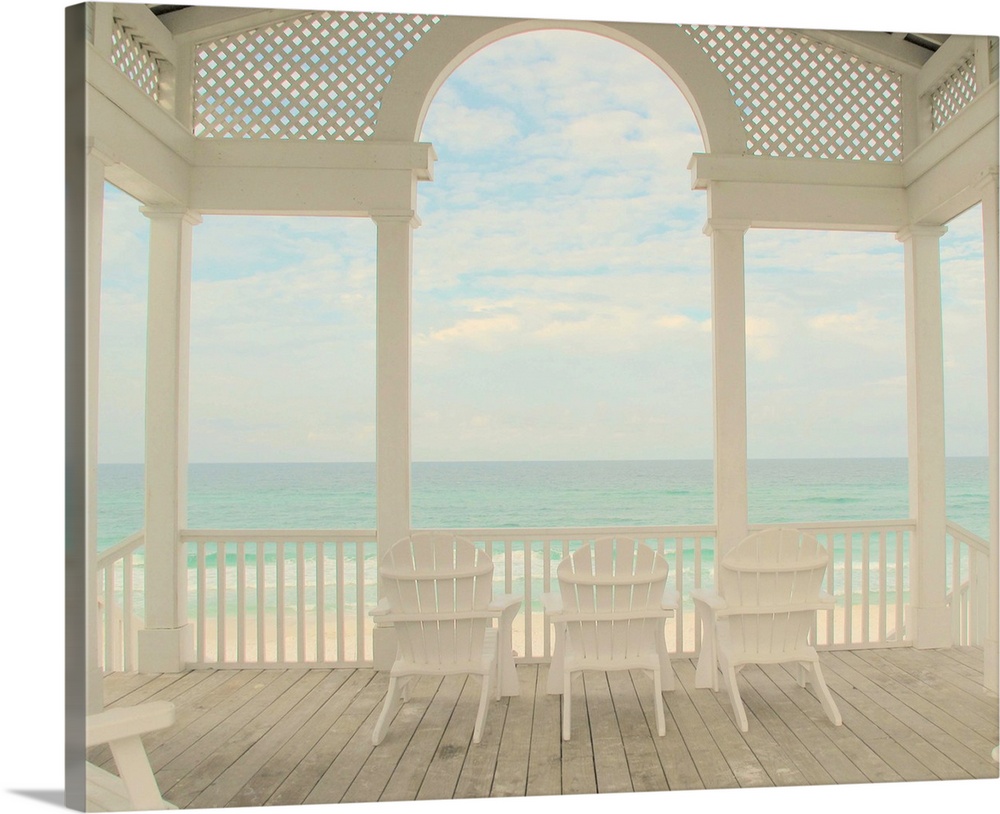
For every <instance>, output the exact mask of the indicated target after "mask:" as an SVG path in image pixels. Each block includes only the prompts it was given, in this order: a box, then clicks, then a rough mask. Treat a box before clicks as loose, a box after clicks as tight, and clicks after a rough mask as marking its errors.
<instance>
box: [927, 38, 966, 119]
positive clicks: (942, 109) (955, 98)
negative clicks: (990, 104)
mask: <svg viewBox="0 0 1000 814" xmlns="http://www.w3.org/2000/svg"><path fill="white" fill-rule="evenodd" d="M975 98H976V62H975V59H974V57H973V55H972V54H969V55H968V56H967V57H966V58H965V59H963V60H962V61H961V62H960V63H959V64H958V65H957V66H956V67H955V70H954V71H952V72H951V74H949V76H948V78H947V79H945V80H944V82H942V83H941V84H940V85H938V87H937V90H935V91H934V92H932V93H931V125H932V128H933V129H934V130H937V129H938V128H939V127H943V126H944V125H946V124H947V123H948V122H950V121H951V120H952V119H953V118H955V116H957V115H958V113H959V111H961V110H962V108H964V107H965V106H966V105H967V104H969V102H971V101H972V100H973V99H975Z"/></svg>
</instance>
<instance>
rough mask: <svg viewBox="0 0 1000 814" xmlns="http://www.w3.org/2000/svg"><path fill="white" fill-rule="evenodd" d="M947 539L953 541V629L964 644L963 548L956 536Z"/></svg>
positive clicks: (950, 535) (949, 536) (952, 535)
mask: <svg viewBox="0 0 1000 814" xmlns="http://www.w3.org/2000/svg"><path fill="white" fill-rule="evenodd" d="M945 539H950V540H951V618H952V628H953V630H954V632H955V633H956V634H957V635H958V640H959V641H960V642H962V643H964V640H963V638H962V612H963V610H964V607H963V606H964V604H965V597H964V596H962V595H961V592H962V546H961V545H960V544H959V542H958V538H956V537H955V535H954V534H947V535H946V536H945Z"/></svg>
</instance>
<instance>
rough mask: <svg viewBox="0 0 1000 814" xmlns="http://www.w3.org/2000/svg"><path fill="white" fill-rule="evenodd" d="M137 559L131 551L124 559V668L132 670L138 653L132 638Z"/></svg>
mask: <svg viewBox="0 0 1000 814" xmlns="http://www.w3.org/2000/svg"><path fill="white" fill-rule="evenodd" d="M134 576H135V560H134V559H133V554H132V553H131V552H129V553H128V554H126V555H125V557H124V559H123V560H122V641H121V653H122V669H123V670H126V671H131V670H134V669H136V666H135V661H136V654H135V652H134V650H133V648H132V640H133V637H134V636H135V635H136V630H135V602H134V596H133V593H134V590H135V588H134V585H133V579H134Z"/></svg>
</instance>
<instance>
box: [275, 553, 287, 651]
mask: <svg viewBox="0 0 1000 814" xmlns="http://www.w3.org/2000/svg"><path fill="white" fill-rule="evenodd" d="M274 545H275V554H274V627H275V632H274V640H275V646H276V649H275V658H276V659H277V661H278V663H279V664H281V663H282V662H284V660H285V543H284V542H283V541H282V540H276V541H275V543H274Z"/></svg>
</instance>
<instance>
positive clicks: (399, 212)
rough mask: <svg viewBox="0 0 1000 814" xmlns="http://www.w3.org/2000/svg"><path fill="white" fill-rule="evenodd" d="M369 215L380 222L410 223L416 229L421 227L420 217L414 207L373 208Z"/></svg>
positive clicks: (376, 221) (377, 222)
mask: <svg viewBox="0 0 1000 814" xmlns="http://www.w3.org/2000/svg"><path fill="white" fill-rule="evenodd" d="M368 215H369V217H371V219H372V220H373V221H375V223H376V225H377V224H379V223H383V222H385V223H409V224H410V226H412V227H413V228H414V229H417V228H419V227H420V218H419V217H417V213H416V212H415V211H414V210H412V209H373V210H372V211H371V212H369V213H368Z"/></svg>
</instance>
